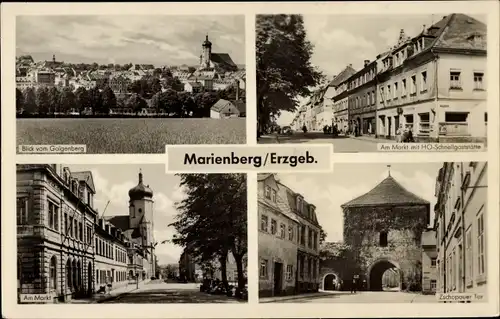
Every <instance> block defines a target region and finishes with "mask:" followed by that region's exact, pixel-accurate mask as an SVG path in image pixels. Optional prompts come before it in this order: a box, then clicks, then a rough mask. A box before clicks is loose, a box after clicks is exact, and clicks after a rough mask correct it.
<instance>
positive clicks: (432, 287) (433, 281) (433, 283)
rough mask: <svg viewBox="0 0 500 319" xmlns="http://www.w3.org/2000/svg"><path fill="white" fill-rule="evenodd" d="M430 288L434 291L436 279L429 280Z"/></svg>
mask: <svg viewBox="0 0 500 319" xmlns="http://www.w3.org/2000/svg"><path fill="white" fill-rule="evenodd" d="M431 290H432V291H436V280H431Z"/></svg>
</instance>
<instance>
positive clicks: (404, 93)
mask: <svg viewBox="0 0 500 319" xmlns="http://www.w3.org/2000/svg"><path fill="white" fill-rule="evenodd" d="M403 96H406V79H403V80H402V81H401V97H403Z"/></svg>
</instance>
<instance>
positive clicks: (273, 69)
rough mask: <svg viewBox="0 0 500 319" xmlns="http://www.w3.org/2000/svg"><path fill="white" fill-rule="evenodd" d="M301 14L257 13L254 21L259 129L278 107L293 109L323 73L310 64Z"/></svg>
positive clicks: (278, 111) (309, 47) (260, 129)
mask: <svg viewBox="0 0 500 319" xmlns="http://www.w3.org/2000/svg"><path fill="white" fill-rule="evenodd" d="M312 52H313V46H312V45H311V43H310V42H309V41H308V40H307V39H306V31H305V29H304V21H303V17H302V15H285V14H279V15H259V16H257V22H256V58H257V121H258V126H259V134H260V132H261V131H262V130H263V129H264V128H265V127H266V126H267V124H268V123H269V122H270V121H271V120H272V119H273V118H274V117H276V116H278V115H279V114H280V112H281V111H293V110H295V108H296V106H297V104H298V102H297V100H296V97H297V96H308V95H309V94H310V90H309V88H310V87H314V86H316V85H317V84H318V83H319V82H320V81H321V79H322V74H321V73H320V72H319V71H317V70H316V69H315V68H314V67H313V66H312V64H311V55H312Z"/></svg>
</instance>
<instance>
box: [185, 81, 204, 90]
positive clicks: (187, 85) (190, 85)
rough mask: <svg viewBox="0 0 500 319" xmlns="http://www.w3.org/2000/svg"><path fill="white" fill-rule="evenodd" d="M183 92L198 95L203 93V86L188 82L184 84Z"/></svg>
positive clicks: (198, 83)
mask: <svg viewBox="0 0 500 319" xmlns="http://www.w3.org/2000/svg"><path fill="white" fill-rule="evenodd" d="M184 91H186V92H190V93H199V92H202V91H203V84H202V83H201V82H191V81H188V82H186V83H184Z"/></svg>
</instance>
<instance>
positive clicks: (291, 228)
mask: <svg viewBox="0 0 500 319" xmlns="http://www.w3.org/2000/svg"><path fill="white" fill-rule="evenodd" d="M288 240H290V241H293V226H288Z"/></svg>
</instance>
